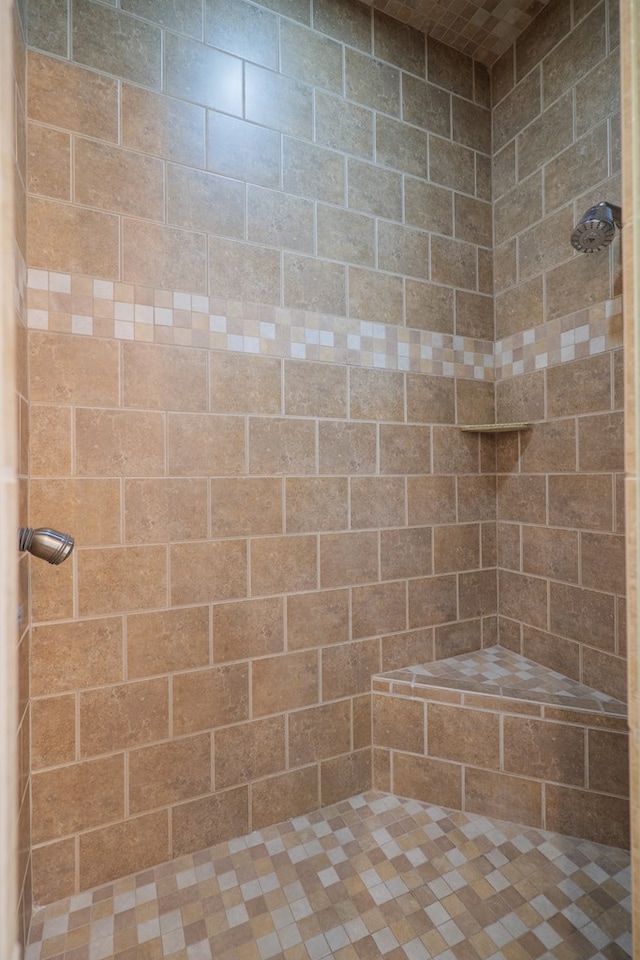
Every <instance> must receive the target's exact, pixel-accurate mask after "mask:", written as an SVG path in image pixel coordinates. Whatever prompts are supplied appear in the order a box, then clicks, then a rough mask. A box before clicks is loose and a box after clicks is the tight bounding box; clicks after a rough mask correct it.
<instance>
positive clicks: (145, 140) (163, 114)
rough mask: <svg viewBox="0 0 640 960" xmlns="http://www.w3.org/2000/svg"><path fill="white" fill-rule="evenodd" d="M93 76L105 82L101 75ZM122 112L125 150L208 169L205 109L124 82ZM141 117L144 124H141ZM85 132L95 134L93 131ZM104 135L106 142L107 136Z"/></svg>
mask: <svg viewBox="0 0 640 960" xmlns="http://www.w3.org/2000/svg"><path fill="white" fill-rule="evenodd" d="M89 76H90V77H91V78H92V79H94V80H96V79H101V78H100V75H99V74H94V73H91V74H89ZM120 110H121V123H122V145H123V146H124V147H127V148H128V149H129V150H135V151H137V152H138V153H144V154H147V155H149V154H151V155H154V156H158V157H163V158H165V159H167V160H174V161H175V162H176V163H187V164H190V165H192V166H194V167H199V168H202V167H203V166H204V157H205V110H204V109H203V108H202V107H199V106H196V104H193V103H186V102H185V101H184V100H174V99H173V98H172V97H168V96H166V95H161V94H158V93H155V92H154V91H152V90H145V89H144V88H143V87H137V86H133V85H132V84H128V83H123V84H122V102H121V106H120ZM141 117H144V123H140V118H141ZM81 132H86V133H87V134H89V135H91V134H90V131H89V130H86V131H81ZM100 136H101V139H105V137H104V134H100ZM109 139H111V138H109ZM114 139H115V138H114Z"/></svg>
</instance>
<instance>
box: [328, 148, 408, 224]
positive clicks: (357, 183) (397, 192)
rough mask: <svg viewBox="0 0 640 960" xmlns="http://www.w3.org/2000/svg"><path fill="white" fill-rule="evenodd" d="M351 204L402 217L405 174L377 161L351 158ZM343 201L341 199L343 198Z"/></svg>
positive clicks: (378, 214)
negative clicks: (403, 176) (403, 175)
mask: <svg viewBox="0 0 640 960" xmlns="http://www.w3.org/2000/svg"><path fill="white" fill-rule="evenodd" d="M347 164H348V166H347V169H348V174H349V176H348V203H349V207H351V208H352V209H354V210H361V211H362V212H363V213H370V214H373V215H374V216H379V217H387V218H388V219H390V220H401V219H402V176H401V175H400V174H399V173H396V172H394V171H392V170H386V169H384V168H383V167H380V166H378V165H377V164H374V163H365V162H364V161H362V160H356V159H354V158H353V157H349V158H348V160H347ZM338 202H342V198H340V201H338Z"/></svg>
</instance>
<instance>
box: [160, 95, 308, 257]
mask: <svg viewBox="0 0 640 960" xmlns="http://www.w3.org/2000/svg"><path fill="white" fill-rule="evenodd" d="M176 102H179V101H176ZM193 109H200V108H193ZM280 140H281V137H280V134H279V133H277V132H276V131H275V130H269V129H267V127H261V126H258V125H257V124H254V123H247V122H246V121H244V120H239V119H237V118H236V117H230V116H226V115H225V114H224V113H215V112H214V111H212V110H208V111H207V162H206V166H207V169H208V170H213V171H215V172H216V173H221V174H223V175H224V176H227V177H235V178H237V179H238V180H247V181H249V182H250V183H256V184H260V185H261V186H263V187H278V186H279V183H280V156H281V147H280ZM294 192H295V191H294ZM247 249H249V250H250V249H251V248H247Z"/></svg>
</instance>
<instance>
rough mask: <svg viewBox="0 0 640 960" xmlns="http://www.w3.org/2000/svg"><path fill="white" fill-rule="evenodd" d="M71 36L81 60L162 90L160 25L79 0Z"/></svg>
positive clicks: (76, 55)
mask: <svg viewBox="0 0 640 960" xmlns="http://www.w3.org/2000/svg"><path fill="white" fill-rule="evenodd" d="M72 36H73V55H74V58H75V59H76V60H78V61H79V62H80V63H86V64H87V65H88V66H90V67H94V68H95V69H97V70H101V71H103V72H104V73H112V74H114V75H115V76H117V77H122V78H124V79H126V80H131V81H133V82H134V83H139V84H140V85H141V86H144V87H155V88H156V89H159V87H160V82H161V58H160V51H161V34H160V30H159V29H158V28H157V27H155V26H153V25H151V24H148V23H145V22H144V21H143V20H138V19H137V18H136V19H134V18H133V17H129V16H127V14H124V13H120V12H119V11H117V10H109V9H108V8H104V7H96V6H95V5H94V4H92V3H89V2H88V0H77V9H76V11H75V17H74V19H73V34H72Z"/></svg>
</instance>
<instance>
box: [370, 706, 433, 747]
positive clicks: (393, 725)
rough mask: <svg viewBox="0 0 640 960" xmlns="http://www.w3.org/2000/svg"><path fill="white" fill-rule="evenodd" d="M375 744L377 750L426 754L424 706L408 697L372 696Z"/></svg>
mask: <svg viewBox="0 0 640 960" xmlns="http://www.w3.org/2000/svg"><path fill="white" fill-rule="evenodd" d="M372 704H373V706H372V713H373V742H374V744H375V745H376V747H385V748H387V749H392V750H404V751H406V752H408V753H416V754H420V755H424V752H425V743H426V741H425V717H426V714H425V705H424V701H423V700H420V699H416V700H412V699H410V698H409V697H383V696H382V695H381V694H374V695H373V697H372Z"/></svg>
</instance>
